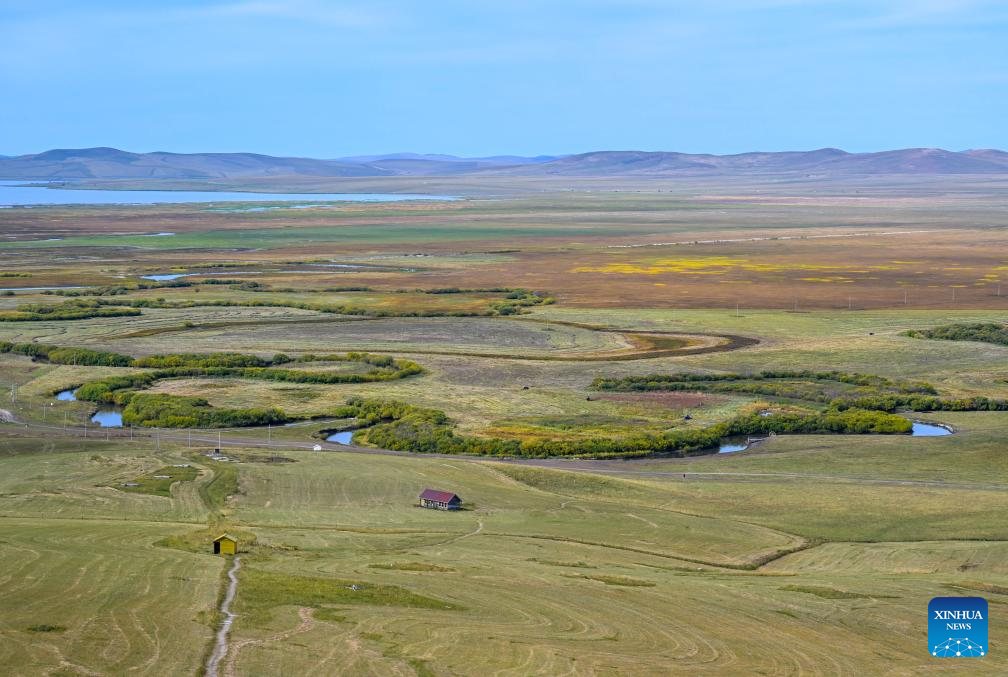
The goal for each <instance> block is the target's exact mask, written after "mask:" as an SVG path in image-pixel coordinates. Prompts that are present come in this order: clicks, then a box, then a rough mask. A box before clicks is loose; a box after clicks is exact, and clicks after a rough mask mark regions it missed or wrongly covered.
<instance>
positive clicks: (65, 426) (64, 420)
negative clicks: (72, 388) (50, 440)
mask: <svg viewBox="0 0 1008 677" xmlns="http://www.w3.org/2000/svg"><path fill="white" fill-rule="evenodd" d="M68 413H69V412H66V411H64V412H63V430H66V428H67V414H68Z"/></svg>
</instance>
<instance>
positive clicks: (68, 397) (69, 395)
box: [56, 390, 77, 402]
mask: <svg viewBox="0 0 1008 677" xmlns="http://www.w3.org/2000/svg"><path fill="white" fill-rule="evenodd" d="M56 399H57V400H59V401H60V402H76V401H77V396H76V395H74V391H72V390H63V391H61V392H58V393H56Z"/></svg>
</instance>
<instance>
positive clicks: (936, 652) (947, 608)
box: [928, 597, 989, 658]
mask: <svg viewBox="0 0 1008 677" xmlns="http://www.w3.org/2000/svg"><path fill="white" fill-rule="evenodd" d="M988 649H989V647H988V646H987V600H985V599H984V598H983V597H935V598H934V599H932V600H931V602H930V603H929V604H928V653H930V654H931V655H932V656H937V657H939V658H979V657H980V656H986V655H987V651H988Z"/></svg>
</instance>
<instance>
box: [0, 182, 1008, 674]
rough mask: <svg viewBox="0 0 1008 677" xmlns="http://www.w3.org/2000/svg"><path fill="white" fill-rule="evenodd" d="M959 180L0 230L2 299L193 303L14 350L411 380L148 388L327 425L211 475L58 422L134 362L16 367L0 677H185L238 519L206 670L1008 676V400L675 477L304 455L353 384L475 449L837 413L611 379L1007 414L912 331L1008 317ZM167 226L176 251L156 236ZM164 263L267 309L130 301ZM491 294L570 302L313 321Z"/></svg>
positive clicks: (1000, 211) (296, 428)
mask: <svg viewBox="0 0 1008 677" xmlns="http://www.w3.org/2000/svg"><path fill="white" fill-rule="evenodd" d="M551 181H552V180H551ZM432 185H434V184H432ZM548 185H549V186H551V187H553V188H558V186H557V185H556V184H554V183H549V184H548ZM964 185H965V184H962V183H961V182H960V183H956V182H952V183H951V184H950V186H951V187H950V188H949V189H948V190H947V191H946V192H944V193H942V194H940V195H939V194H938V193H937V191H936V190H934V189H933V187H932V190H931V191H930V192H926V193H925V192H922V189H921V188H920V186H909V187H903V186H900V185H896V184H887V185H886V186H885V187H880V186H869V185H859V186H858V189H859V190H861V189H863V190H864V191H865V192H864V194H863V195H862V196H860V197H857V198H854V197H845V196H841V195H836V194H831V193H830V191H828V190H824V192H821V193H817V194H792V193H791V192H789V191H791V190H793V191H795V192H796V193H800V191H801V190H802V187H801V186H790V187H784V186H773V187H768V188H767V190H768V191H769V192H768V193H764V194H756V193H755V192H752V191H747V190H746V189H745V187H744V186H736V185H732V186H722V187H721V189H720V190H719V191H713V190H709V189H708V188H705V189H704V192H703V194H686V192H684V191H686V189H684V188H682V187H677V186H673V185H665V184H660V185H659V184H658V183H656V184H655V185H654V186H649V187H647V190H652V189H657V188H661V189H662V190H664V191H668V190H675V191H676V192H675V193H673V194H670V193H667V192H662V193H658V192H650V193H615V192H598V193H596V192H582V193H570V192H566V193H560V192H556V193H550V194H548V195H543V194H541V193H535V192H533V190H535V187H532V186H524V187H520V188H521V190H522V191H526V190H527V191H528V192H527V193H526V196H525V197H520V198H515V197H509V198H507V199H497V200H481V199H473V200H462V201H458V202H446V203H433V204H424V205H406V204H402V205H397V204H383V205H360V204H358V205H340V206H337V207H334V208H331V209H304V210H274V211H268V212H239V211H229V212H221V211H213V210H209V209H207V208H205V206H199V205H197V206H193V205H188V206H186V205H164V206H152V207H149V208H137V207H81V208H66V207H58V208H44V209H32V210H23V209H8V210H3V211H2V213H0V225H2V226H3V227H4V228H6V231H5V232H7V233H9V234H10V235H12V236H13V237H12V238H9V239H11V240H13V242H9V243H7V244H4V245H3V246H2V247H0V259H2V262H3V265H2V266H0V269H2V270H3V271H5V274H4V278H3V285H0V287H4V288H15V291H13V292H11V293H12V294H13V295H11V296H5V295H0V312H3V313H8V312H11V311H15V309H16V308H17V307H18V306H20V305H23V304H46V305H51V306H56V304H60V303H62V302H64V301H66V300H67V299H66V298H65V297H63V296H57V295H47V294H44V293H42V292H43V290H32V289H28V288H29V287H46V286H74V287H76V286H86V287H95V286H105V287H109V288H111V287H121V288H122V289H121V290H116V293H115V294H114V295H113V294H109V295H106V296H101V297H97V298H101V299H103V300H106V301H109V302H113V303H114V302H117V301H121V302H135V301H152V300H155V301H156V300H157V299H159V298H163V299H164V300H165V301H166V302H170V303H165V304H164V305H171V304H172V303H175V304H178V307H144V308H142V309H141V311H142V314H141V315H138V316H122V317H102V318H91V319H68V320H48V321H47V320H41V321H31V322H4V323H0V341H12V342H23V343H41V344H49V345H59V346H67V347H79V348H86V349H91V350H106V351H115V352H119V353H122V354H124V355H130V356H137V357H144V356H150V355H155V354H163V353H169V352H170V353H211V352H225V351H226V352H234V351H238V352H243V353H250V354H254V355H258V356H260V357H262V358H272V356H273V355H274V354H275V353H284V354H287V355H289V356H291V357H292V358H296V357H298V356H301V355H305V354H308V353H315V354H331V353H343V352H346V351H353V350H359V351H369V352H380V353H383V354H388V355H394V356H396V357H403V358H405V359H409V360H413V361H415V362H417V363H418V364H420V365H421V366H422V367H423V369H424V372H423V374H420V375H416V376H414V377H411V378H408V379H402V380H398V381H395V382H390V383H288V382H278V381H263V380H251V379H246V378H237V377H234V376H228V377H226V378H220V377H215V376H210V377H208V376H199V375H196V376H193V375H190V376H185V377H182V378H166V379H163V380H160V381H157V382H156V383H154V384H152V385H151V387H150V388H149V389H148V390H147V391H145V392H148V394H171V395H182V396H191V397H200V398H204V399H206V400H207V401H208V402H209V404H210V405H211V406H213V407H220V408H224V409H228V408H230V409H242V408H251V407H278V408H282V409H283V410H284V411H287V412H290V413H292V414H295V415H297V416H316V415H321V416H323V417H324V418H321V419H318V420H308V421H300V422H298V423H297V424H296V425H291V426H273V427H271V428H269V429H266V428H250V429H241V430H230V429H226V430H224V431H222V432H221V438H220V439H221V440H222V441H223V443H224V444H225V450H224V451H225V453H226V454H228V455H229V456H231V457H233V458H236V459H238V461H239V462H221V461H216V460H212V459H210V458H208V457H207V456H205V455H204V453H205V452H207V451H208V450H209V449H211V448H213V447H215V446H217V439H218V438H217V432H216V431H215V432H213V433H210V434H206V433H197V434H196V435H194V438H195V441H194V442H192V443H190V442H189V440H188V439H187V431H185V430H175V431H168V432H166V431H164V430H161V431H158V432H153V431H146V432H145V433H144V434H143V435H141V434H137V435H136V437H135V439H133V440H132V441H131V440H130V439H129V432H128V431H123V433H122V435H121V436H119V437H116V436H114V435H110V434H108V432H107V431H106V430H95V429H94V427H93V426H92V425H91V424H89V429H88V437H87V438H84V437H83V435H82V434H81V433H82V432H83V426H82V424H83V423H84V422H85V421H88V419H89V418H90V416H91V414H92V413H93V412H94V410H95V408H96V407H97V406H98V405H96V404H93V403H88V402H82V401H57V400H55V399H54V394H55V393H56V392H59V391H62V390H65V389H71V388H74V387H77V386H80V385H81V384H83V383H86V382H89V381H93V380H96V379H101V378H106V377H110V376H116V375H125V374H138V373H143V372H144V371H145V369H146V368H144V367H139V366H129V367H104V366H82V365H79V364H78V365H75V364H53V363H49V362H44V361H33V360H32V359H31V358H30V357H27V356H24V355H17V354H0V387H2V390H0V392H2V393H3V394H4V400H5V401H4V403H3V404H2V405H0V407H2V409H3V410H4V411H3V412H0V413H2V416H3V418H9V419H13V420H15V421H17V423H0V558H2V561H3V562H4V563H5V567H4V571H3V573H2V574H0V664H2V665H4V666H5V667H4V670H5V673H8V674H13V675H36V674H53V675H58V674H63V675H71V674H134V673H136V674H150V675H162V674H180V675H182V674H188V675H193V674H200V672H201V670H202V666H203V664H204V662H205V659H206V657H207V655H208V652H209V647H210V645H211V641H212V635H213V632H214V630H215V629H216V624H217V622H218V621H219V618H218V615H217V612H216V609H217V605H218V603H219V599H220V595H221V590H222V587H221V585H222V576H223V572H224V569H225V567H226V566H227V561H226V560H225V559H223V558H220V557H215V556H214V555H212V554H211V552H210V544H209V541H210V539H211V538H213V537H214V536H216V535H217V534H219V533H221V532H224V531H227V532H229V533H232V534H234V535H236V536H237V537H238V538H239V541H240V551H241V557H242V569H241V570H240V572H239V574H238V580H239V583H238V593H237V597H236V600H235V603H234V610H235V611H236V612H237V614H238V616H237V619H236V620H235V623H234V625H233V628H232V631H231V636H230V651H229V653H228V655H227V656H226V657H225V659H224V662H223V664H222V671H221V672H222V674H228V675H231V674H234V675H271V674H300V673H305V674H351V675H357V674H360V675H367V674H374V675H389V674H397V675H419V676H420V677H431V676H437V677H449V676H452V675H489V674H495V675H515V676H518V675H522V676H524V675H533V674H535V675H538V674H548V675H554V674H568V675H670V674H672V675H712V676H713V675H718V676H720V675H739V676H746V677H748V676H749V675H756V674H765V675H782V676H783V675H795V674H808V675H864V674H879V675H893V676H895V675H916V674H925V673H926V674H947V675H958V674H963V675H965V674H969V675H987V674H989V675H996V674H1004V673H1005V672H1008V662H1006V659H1005V658H1004V656H1003V652H1001V651H1000V650H998V649H997V647H999V646H1001V645H1003V644H1004V643H1005V642H1006V641H1008V633H1006V631H1005V628H1006V627H1008V625H1006V621H1008V616H1006V613H1005V609H1008V606H1006V604H1005V602H1008V596H1006V594H1008V565H1006V564H1005V561H1006V556H1008V527H1006V525H1008V507H1006V506H1008V501H1006V500H1005V499H1006V497H1008V493H1006V492H1008V456H1006V455H1005V453H1004V443H1003V440H1004V438H1005V435H1006V434H1008V413H1005V412H937V413H931V414H915V415H913V417H914V418H915V419H917V418H919V419H921V420H930V421H934V422H939V423H943V424H946V425H949V426H951V427H953V428H954V429H955V431H956V432H955V434H954V435H949V436H945V437H936V438H916V437H909V436H903V435H896V436H885V435H858V436H852V435H779V436H777V437H775V438H773V439H770V440H767V441H764V442H762V443H760V444H758V445H757V446H754V447H752V448H751V449H750V450H748V451H745V452H741V453H736V454H715V455H703V456H695V457H689V458H682V459H673V458H644V459H638V460H633V461H584V460H563V459H539V460H527V461H515V460H510V461H507V462H501V461H500V460H490V459H479V458H469V457H452V458H444V457H438V456H429V457H421V456H416V455H408V454H407V455H388V454H382V453H376V452H377V451H378V450H374V449H367V448H360V447H355V446H349V447H340V446H338V445H329V444H327V445H325V447H324V448H325V451H324V452H321V453H319V452H313V451H309V449H310V448H311V445H313V444H315V443H316V442H317V441H318V440H317V439H316V437H314V435H315V434H317V433H318V431H319V430H322V429H330V428H333V427H334V426H335V427H346V426H352V425H354V421H353V420H351V419H348V418H345V417H344V416H343V414H342V413H340V412H341V405H343V404H344V403H345V402H346V401H347V399H348V398H351V397H365V398H386V399H392V400H396V401H401V402H406V403H409V404H412V405H415V406H419V407H428V408H432V409H437V410H440V411H444V412H445V413H446V415H447V416H448V418H449V419H450V422H451V424H452V425H453V426H455V428H454V429H455V430H456V432H457V433H458V434H460V435H467V436H476V437H480V436H482V437H491V438H506V439H515V440H567V441H570V442H572V443H577V442H578V441H586V440H591V439H596V438H603V439H605V438H612V437H623V436H630V435H634V434H642V433H648V434H652V433H654V434H658V433H662V432H667V431H675V430H684V429H693V428H697V429H699V428H704V427H707V426H711V425H714V424H717V423H719V422H723V421H727V420H731V419H733V418H736V417H738V416H740V415H752V414H753V413H754V412H760V411H765V410H767V409H773V410H775V411H798V410H808V409H809V408H810V407H813V406H820V405H823V403H821V402H820V403H818V404H817V403H815V402H810V401H808V400H800V399H796V398H788V397H775V396H773V395H771V394H767V393H755V392H699V391H693V390H686V391H682V392H608V391H606V392H600V391H598V390H596V389H593V388H592V382H593V381H594V380H595V379H596V378H599V377H605V378H616V379H621V378H631V377H639V376H643V375H647V374H655V373H659V374H661V373H664V374H671V373H682V372H686V373H694V374H724V373H746V374H748V373H754V372H759V371H762V370H803V369H805V370H813V371H829V370H839V371H843V372H858V373H862V374H872V375H878V376H883V377H886V378H889V379H893V380H912V381H926V382H928V383H930V384H933V385H934V387H935V389H936V390H937V391H938V392H939V393H940V394H941V395H942V396H943V397H975V396H987V397H992V398H1008V360H1006V358H1008V347H1005V346H1002V345H998V344H995V343H981V342H972V341H937V340H921V339H918V338H913V337H911V336H907V335H905V332H907V331H922V330H924V331H926V330H929V329H932V328H934V327H939V326H941V325H948V324H950V323H954V324H976V323H997V324H1000V325H1003V324H1004V323H1005V319H1006V313H1008V306H1006V305H1005V304H1008V295H1006V296H1000V295H999V294H998V285H999V284H1000V282H1001V280H1002V277H1003V275H1004V269H1005V268H1006V267H1008V259H1006V258H1005V256H1004V254H1003V252H1004V251H1005V248H1004V245H1005V243H1004V237H1003V232H1004V231H1003V228H1004V226H1005V225H1008V222H1006V221H1005V213H1006V212H1005V211H1004V200H1003V196H1002V195H1000V194H998V193H997V192H995V191H993V190H991V189H989V187H985V186H978V185H975V184H970V185H969V187H968V190H967V188H965V187H964ZM592 186H593V187H595V188H604V189H606V190H608V189H611V188H613V187H615V186H614V185H608V184H606V183H605V182H603V181H599V182H596V183H592ZM487 190H489V188H488V189H487ZM516 190H517V189H516ZM446 192H450V191H446ZM687 192H688V191H687ZM981 224H982V225H981ZM162 231H166V232H167V231H170V232H175V233H177V235H176V236H174V237H158V238H150V237H144V236H142V235H141V234H142V233H150V232H162ZM911 231H914V232H911ZM916 231H926V232H916ZM889 233H895V234H889ZM51 237H60V238H63V239H62V240H59V241H53V242H44V240H46V239H47V238H51ZM663 243H665V244H663ZM668 243H680V244H668ZM627 245H634V246H627ZM637 245H641V246H637ZM319 263H326V264H337V265H339V266H363V267H347V268H344V267H338V268H326V267H321V266H316V265H315V264H319ZM309 270H310V271H312V272H310V273H309V272H303V271H309ZM166 272H198V273H212V274H211V275H206V276H204V275H200V276H198V277H193V278H186V279H191V280H199V279H204V278H210V277H219V278H221V279H230V278H232V276H234V277H235V278H236V279H242V280H250V281H256V282H258V283H260V284H261V285H263V286H262V287H260V288H259V291H256V290H255V289H254V288H252V287H250V286H248V285H244V286H242V285H197V286H192V287H176V288H160V289H144V288H141V286H140V279H141V276H143V275H149V274H152V273H166ZM6 273H10V275H11V276H7V275H6ZM20 275H30V277H23V276H20ZM502 287H509V288H511V287H523V288H526V289H536V290H545V291H546V292H548V293H550V294H551V295H554V294H555V296H556V299H557V303H556V304H555V305H536V306H534V307H529V308H528V309H527V310H528V311H529V313H528V314H526V315H522V316H520V317H378V318H372V317H366V316H346V315H334V314H332V313H322V312H319V311H317V310H312V309H310V308H306V307H293V306H294V305H295V304H348V305H355V306H359V307H364V308H367V309H370V311H373V312H374V314H378V313H380V312H381V311H395V312H399V311H404V310H419V311H432V312H437V313H455V312H465V313H468V312H477V313H478V312H481V311H482V310H485V309H487V308H489V307H491V306H490V304H492V303H494V302H496V301H498V300H500V297H501V294H500V293H497V292H472V291H470V292H461V293H456V294H430V293H425V292H424V291H422V290H432V289H437V288H459V289H469V290H473V289H489V288H502ZM351 288H352V289H354V290H353V291H351ZM197 289H198V291H197ZM263 289H266V291H263ZM953 289H955V294H956V297H955V300H954V301H953V299H952V293H953V292H952V290H953ZM418 290H419V291H418ZM904 291H905V292H906V296H905V297H904ZM86 298H92V297H86ZM201 299H202V300H204V301H206V302H246V301H253V300H259V301H261V300H267V301H270V302H276V303H277V304H278V305H275V306H256V307H248V306H213V305H199V304H195V303H193V302H195V301H199V300H201ZM796 299H797V306H796V304H795V300H796ZM904 301H905V302H904ZM736 302H738V303H739V307H738V308H736ZM284 303H288V305H283V304H284ZM717 337H745V338H748V339H752V341H747V342H734V343H732V342H729V344H724V343H721V341H722V339H720V338H717ZM709 347H715V348H717V350H713V351H708V350H706V349H707V348H709ZM628 357H632V358H634V359H627V358H628ZM285 366H290V367H291V368H296V369H300V370H309V371H318V372H320V373H325V374H346V375H352V374H361V373H363V371H364V368H363V367H362V366H360V365H358V364H356V363H347V362H324V361H323V362H298V363H290V364H287V365H285ZM12 387H13V389H12ZM829 387H830V389H831V390H830V391H829V394H830V396H835V395H838V394H843V393H844V392H846V391H847V390H849V389H850V388H849V387H848V386H846V385H836V384H833V385H830V386H829ZM11 390H13V391H12V392H11ZM7 414H9V416H8V415H7ZM337 414H338V415H337ZM687 416H688V417H689V418H688V419H687ZM64 423H65V424H66V429H65V430H64ZM25 424H27V427H25ZM43 426H49V427H43ZM169 433H170V434H169ZM106 435H108V439H106ZM364 439H366V435H360V436H358V438H356V440H357V441H358V442H359V441H360V440H364ZM267 441H268V442H267ZM228 442H230V444H228ZM267 443H269V444H272V445H273V448H269V447H267V446H266V445H267ZM257 445H262V446H257ZM183 466H188V467H183ZM129 485H135V486H129ZM425 487H434V488H439V489H445V490H450V491H453V492H457V493H458V494H459V495H460V496H462V498H463V499H464V501H465V507H466V509H465V510H462V511H458V512H453V513H441V512H435V511H429V510H422V509H420V508H418V507H416V506H415V503H416V496H417V494H418V493H419V491H421V490H422V489H424V488H425ZM942 595H981V596H984V597H986V598H987V599H988V600H989V602H990V610H991V614H992V616H991V619H990V627H991V644H992V650H991V652H990V654H989V655H988V656H986V657H985V658H983V659H980V660H975V661H972V662H970V663H969V664H966V663H957V662H955V661H936V660H935V659H932V658H930V657H929V655H928V654H927V653H926V646H925V645H926V642H927V639H926V636H927V631H926V620H925V613H924V611H925V609H926V607H927V602H928V600H930V599H931V598H932V597H935V596H942Z"/></svg>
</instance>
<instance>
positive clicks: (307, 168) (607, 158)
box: [0, 148, 1008, 180]
mask: <svg viewBox="0 0 1008 677" xmlns="http://www.w3.org/2000/svg"><path fill="white" fill-rule="evenodd" d="M872 174H1008V153H1006V152H1004V151H1000V150H993V149H983V150H967V151H962V152H955V151H948V150H942V149H939V148H908V149H902V150H890V151H882V152H877V153H848V152H846V151H843V150H839V149H836V148H821V149H819V150H812V151H788V152H766V153H762V152H754V153H741V154H737V155H710V154H689V153H676V152H665V151H656V152H650V151H594V152H590V153H581V154H578V155H568V156H537V157H521V156H512V155H503V156H492V157H477V158H464V157H456V156H453V155H422V154H416V153H394V154H388V155H368V156H355V157H344V158H337V159H331V160H326V159H312V158H295V157H274V156H270V155H261V154H256V153H167V152H154V153H130V152H127V151H122V150H118V149H115V148H83V149H57V150H48V151H45V152H42V153H37V154H33V155H19V156H16V157H3V156H0V179H43V180H73V179H84V180H86V179H188V180H209V179H224V178H244V177H270V176H311V177H384V176H459V175H477V176H478V175H483V176H494V175H497V176H530V177H535V176H571V177H578V176H594V177H607V176H613V177H620V176H636V177H642V178H647V177H662V176H671V177H674V176H750V175H751V176H772V175H782V176H788V175H791V176H808V175H816V176H827V177H828V176H837V177H842V176H858V175H872Z"/></svg>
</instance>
